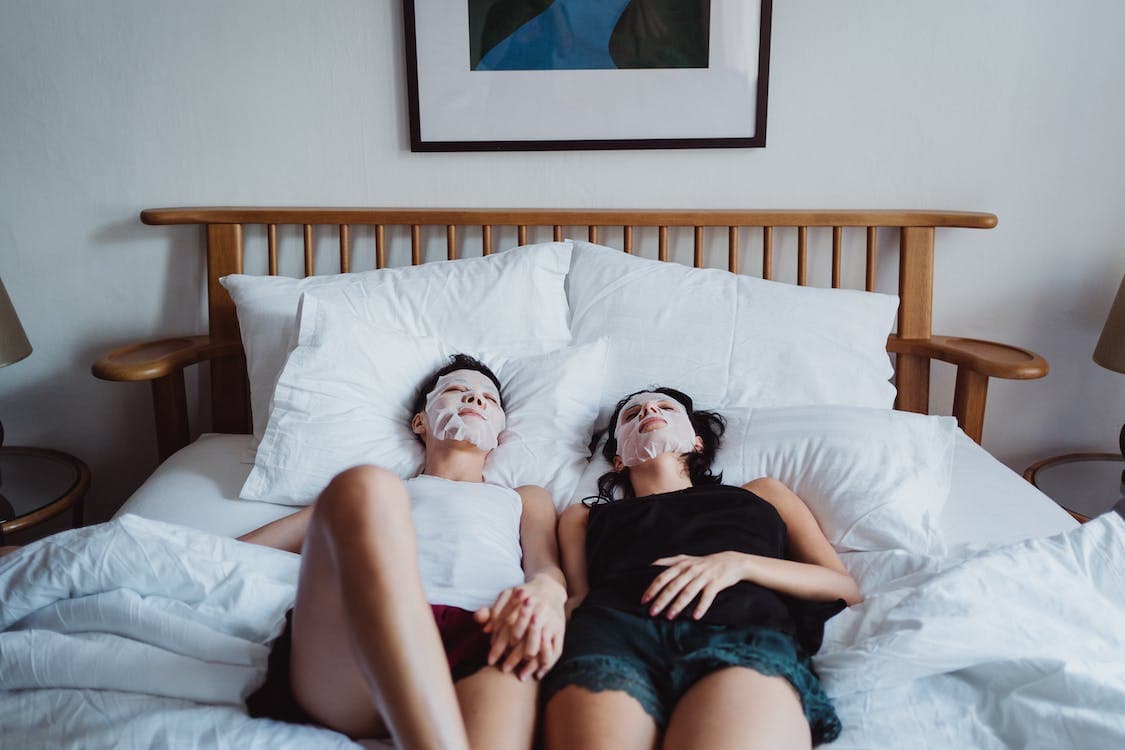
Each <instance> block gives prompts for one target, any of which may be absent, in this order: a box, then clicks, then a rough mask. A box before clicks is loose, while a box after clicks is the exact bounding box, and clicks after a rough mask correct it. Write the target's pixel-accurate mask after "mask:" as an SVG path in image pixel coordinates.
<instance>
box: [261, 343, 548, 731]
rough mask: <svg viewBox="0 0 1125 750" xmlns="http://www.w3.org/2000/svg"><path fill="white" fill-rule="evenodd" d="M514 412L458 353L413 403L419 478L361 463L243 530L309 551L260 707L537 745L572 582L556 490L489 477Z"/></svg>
mask: <svg viewBox="0 0 1125 750" xmlns="http://www.w3.org/2000/svg"><path fill="white" fill-rule="evenodd" d="M504 422H505V415H504V409H503V406H502V404H501V399H500V388H499V382H498V381H497V379H496V376H495V375H494V374H492V372H491V371H490V370H489V369H488V368H487V367H485V366H484V365H483V364H481V363H480V362H478V361H476V360H474V359H473V358H471V357H467V356H465V355H456V356H455V357H452V358H451V362H450V364H449V365H447V366H445V367H443V368H442V369H440V370H438V371H437V372H436V373H435V374H434V375H433V376H432V377H431V378H430V379H429V380H428V381H427V383H425V384H423V387H422V388H421V389H420V391H419V395H418V399H417V401H416V404H415V409H414V417H413V419H412V421H411V429H412V430H413V431H414V433H415V435H417V436H418V438H419V439H420V440H421V441H422V442H423V443H424V444H425V446H426V462H425V467H424V468H423V471H422V473H421V474H420V475H419V476H417V477H415V478H413V479H410V480H407V481H406V482H403V481H401V480H400V479H399V478H398V477H396V476H394V475H393V474H391V473H390V472H388V471H386V470H383V469H380V468H378V467H374V466H359V467H355V468H353V469H349V470H347V471H345V472H343V473H341V474H340V475H339V476H337V477H336V478H335V479H333V480H332V482H331V483H330V484H329V486H328V487H327V488H326V489H325V490H324V492H323V493H322V494H321V495H320V497H319V498H318V499H317V501H316V503H315V504H314V505H312V506H309V507H308V508H305V509H303V510H301V511H298V512H297V513H294V514H293V515H291V516H288V517H286V518H283V519H281V520H279V521H275V522H274V523H272V524H269V525H267V526H263V527H262V528H260V529H257V530H255V531H252V532H250V533H249V534H246V535H245V536H243V537H241V539H242V540H243V541H248V542H252V543H257V544H265V545H268V546H271V547H277V548H280V549H288V550H291V551H294V552H297V551H300V552H301V557H302V559H301V573H300V579H299V582H298V588H297V600H296V604H295V605H294V609H293V611H292V613H291V615H292V621H291V632H290V630H289V628H287V630H286V632H285V633H284V634H283V636H282V638H281V639H279V641H278V645H275V647H274V652H273V654H272V655H271V659H270V673H269V675H267V684H266V685H265V686H263V688H262V690H259V692H258V693H257V694H255V696H251V700H250V701H248V703H249V704H250V707H251V712H252V713H254V711H255V705H256V701H255V699H256V698H257V697H258V696H261V695H266V696H267V697H266V698H264V699H263V700H261V701H257V704H258V705H261V706H262V710H261V711H260V713H261V715H269V716H271V717H273V718H281V719H283V720H291V721H294V720H296V721H310V722H315V723H318V724H322V725H324V726H326V727H328V728H331V729H335V730H337V731H340V732H343V733H345V734H347V735H349V736H351V737H353V738H359V737H378V736H386V735H387V734H390V735H392V736H393V738H394V740H395V742H396V744H397V745H398V746H399V747H406V748H410V747H443V748H466V747H470V746H472V747H487V748H500V747H524V748H530V747H531V744H532V735H533V731H534V723H535V708H536V696H537V690H538V678H539V677H541V676H542V675H543V674H544V673H545V672H546V671H547V670H549V669H550V667H551V666H552V665H553V664H554V663H555V661H556V660H557V659H558V656H559V652H560V650H561V648H562V634H563V627H564V621H565V618H564V616H563V605H564V603H565V600H566V585H565V579H564V578H563V575H562V571H561V570H560V568H559V563H558V550H557V548H556V542H555V510H554V504H553V503H552V501H551V498H550V496H549V495H548V494H547V492H546V491H545V490H544V489H542V488H541V487H534V486H526V487H520V488H518V489H515V490H512V489H508V488H505V487H499V486H497V485H492V484H486V483H485V482H484V481H483V479H482V471H483V467H484V461H485V458H486V457H487V456H488V453H489V451H490V450H491V449H492V448H494V447H496V443H497V437H498V435H499V433H500V432H501V431H502V430H503V428H504ZM282 641H284V642H285V646H286V647H287V648H285V649H282V648H279V646H280V645H281V643H282ZM289 688H291V692H290V690H289ZM271 691H278V692H276V693H274V692H271ZM286 701H289V703H286Z"/></svg>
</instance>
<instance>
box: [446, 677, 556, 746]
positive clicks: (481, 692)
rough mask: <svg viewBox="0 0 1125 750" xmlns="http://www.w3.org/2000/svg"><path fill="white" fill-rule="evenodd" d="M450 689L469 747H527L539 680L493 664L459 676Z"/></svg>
mask: <svg viewBox="0 0 1125 750" xmlns="http://www.w3.org/2000/svg"><path fill="white" fill-rule="evenodd" d="M453 689H454V690H455V691H456V692H457V702H458V703H459V704H460V706H461V717H462V719H464V721H465V732H466V733H467V734H468V735H469V747H472V748H485V750H489V749H491V748H496V750H505V749H506V748H511V749H512V750H529V748H530V747H531V743H532V739H533V737H534V734H535V704H536V701H537V699H538V696H539V683H538V681H536V680H530V679H529V680H527V681H526V682H524V681H521V680H520V679H519V678H518V677H516V676H515V675H513V674H505V673H504V672H501V671H500V670H499V669H497V668H496V667H485V668H483V669H480V670H478V671H477V672H474V673H473V674H471V675H469V676H468V677H465V678H463V679H460V680H458V681H457V682H456V683H455V684H454V685H453Z"/></svg>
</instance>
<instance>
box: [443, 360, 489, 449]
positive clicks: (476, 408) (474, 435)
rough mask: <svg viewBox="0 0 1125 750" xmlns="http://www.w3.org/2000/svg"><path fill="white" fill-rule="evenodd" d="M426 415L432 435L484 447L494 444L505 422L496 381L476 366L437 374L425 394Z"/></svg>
mask: <svg viewBox="0 0 1125 750" xmlns="http://www.w3.org/2000/svg"><path fill="white" fill-rule="evenodd" d="M426 419H427V420H429V423H430V431H431V433H432V434H433V436H434V437H436V438H439V439H441V440H464V441H466V442H469V443H472V444H473V445H475V446H476V447H478V448H480V449H481V450H484V451H490V450H492V449H493V448H495V447H496V445H497V444H498V442H499V438H500V433H501V432H503V430H504V426H505V424H506V422H507V420H506V418H505V416H504V410H503V409H502V408H501V407H500V393H499V392H498V391H497V390H496V386H495V384H493V382H492V381H491V380H490V379H489V378H488V376H487V375H485V374H484V373H481V372H477V371H476V370H454V371H453V372H450V373H446V374H445V375H442V376H441V377H440V378H438V381H437V384H436V385H435V386H434V389H433V390H432V391H430V394H429V395H428V396H426Z"/></svg>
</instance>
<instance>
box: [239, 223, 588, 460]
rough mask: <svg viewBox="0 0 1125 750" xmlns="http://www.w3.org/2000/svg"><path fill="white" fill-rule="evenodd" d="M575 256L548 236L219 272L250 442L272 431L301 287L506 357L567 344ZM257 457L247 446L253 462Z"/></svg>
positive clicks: (370, 317)
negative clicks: (458, 251)
mask: <svg viewBox="0 0 1125 750" xmlns="http://www.w3.org/2000/svg"><path fill="white" fill-rule="evenodd" d="M570 253H571V243H570V242H546V243H542V244H538V245H527V246H524V247H518V248H513V249H511V250H506V251H504V252H499V253H494V254H492V255H488V256H484V257H480V258H464V259H461V260H452V261H435V262H432V263H425V264H423V265H419V266H404V267H402V268H383V269H379V270H375V271H362V272H357V273H344V274H333V275H330V276H310V277H309V278H305V279H293V278H287V277H282V276H248V275H242V274H232V275H230V276H224V277H222V278H221V279H220V280H219V281H220V282H221V283H222V284H223V286H224V287H226V290H227V291H228V292H230V296H231V298H232V299H233V300H234V304H235V307H236V309H237V312H238V326H239V328H240V329H241V332H242V346H243V349H244V350H245V351H246V371H247V374H248V376H249V380H250V409H251V412H252V415H253V420H254V437H255V439H256V441H255V444H254V445H255V446H256V445H257V442H260V441H261V439H262V437H263V435H264V434H265V431H266V424H267V421H268V418H269V407H270V399H271V397H272V396H273V392H274V385H275V384H276V383H277V378H278V375H279V374H280V373H281V369H282V367H283V366H284V364H285V358H286V356H287V355H288V353H289V349H290V348H291V345H292V338H293V335H294V333H295V330H296V323H295V316H296V312H297V302H298V300H299V299H300V297H301V294H302V293H303V292H306V291H312V290H315V291H316V293H317V294H318V295H319V296H320V297H321V298H322V299H325V300H330V301H336V302H339V303H341V304H345V305H348V306H349V307H350V308H351V309H352V310H353V312H354V313H355V314H356V315H357V316H358V317H360V318H361V319H363V320H365V321H367V322H368V323H370V324H371V325H373V326H375V327H379V328H389V329H393V330H396V331H401V332H403V333H409V334H412V335H415V336H436V335H437V336H445V337H448V338H450V339H451V340H454V341H458V342H459V343H461V344H462V345H464V346H467V347H470V348H473V349H476V350H478V351H484V350H488V351H491V352H495V353H497V354H503V355H506V356H524V355H528V354H541V353H543V352H548V351H552V350H554V349H559V348H562V347H564V346H566V345H567V344H568V343H569V342H570V331H569V329H568V328H567V309H568V308H567V302H566V296H565V294H564V291H563V281H564V278H565V276H566V273H567V269H568V268H569V264H570ZM252 458H253V456H252V452H251V455H250V456H248V457H247V463H250V462H251V461H252Z"/></svg>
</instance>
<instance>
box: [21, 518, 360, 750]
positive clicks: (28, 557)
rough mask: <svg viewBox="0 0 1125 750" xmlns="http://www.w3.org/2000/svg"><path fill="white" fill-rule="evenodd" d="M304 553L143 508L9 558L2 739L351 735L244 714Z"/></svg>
mask: <svg viewBox="0 0 1125 750" xmlns="http://www.w3.org/2000/svg"><path fill="white" fill-rule="evenodd" d="M298 565H299V559H298V557H297V556H296V555H293V554H290V553H287V552H280V551H278V550H272V549H267V548H265V547H258V546H254V545H250V544H243V543H241V542H236V541H234V540H233V539H226V538H223V537H219V536H214V535H212V534H207V533H204V532H199V531H193V530H191V529H187V528H184V527H182V526H174V525H171V524H165V523H160V522H157V521H150V520H147V519H143V518H141V517H139V516H124V517H122V518H120V519H117V520H115V521H111V522H109V523H105V524H101V525H98V526H91V527H88V528H84V529H78V530H75V531H68V532H63V533H61V534H56V535H54V536H51V537H48V538H46V539H44V540H41V541H39V542H36V543H35V544H32V545H29V546H28V547H26V548H24V549H22V550H20V551H19V552H18V553H16V554H12V555H8V556H6V557H3V558H0V727H2V729H0V745H2V746H3V747H5V748H7V747H12V748H39V747H68V748H124V747H130V748H131V747H138V748H139V747H146V748H148V747H166V748H215V747H230V748H263V750H265V749H268V750H276V749H277V748H283V747H317V748H320V747H324V748H337V747H341V748H342V747H352V748H354V747H356V745H355V744H354V743H352V742H351V741H349V740H348V739H347V738H346V737H344V736H343V735H341V734H337V733H335V732H329V731H326V730H322V729H316V728H313V727H306V726H297V725H291V724H285V723H281V722H276V721H268V720H264V719H250V718H249V717H248V716H247V715H246V709H245V705H244V700H245V698H246V696H247V695H249V694H250V693H251V692H252V691H253V690H254V689H255V688H256V687H257V686H258V685H259V684H260V683H261V682H262V680H263V679H264V677H265V668H266V659H267V657H268V655H269V644H270V643H271V642H272V640H273V639H274V638H276V637H277V636H278V635H279V634H280V632H281V628H282V625H283V620H284V617H285V612H286V610H287V609H288V608H289V607H291V606H292V603H293V598H294V595H295V592H296V581H297V570H298Z"/></svg>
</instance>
